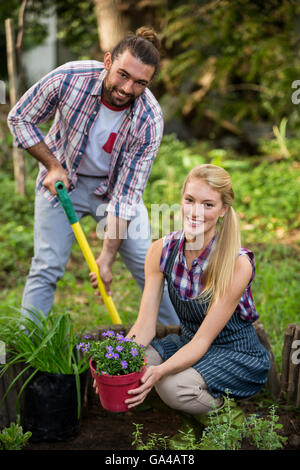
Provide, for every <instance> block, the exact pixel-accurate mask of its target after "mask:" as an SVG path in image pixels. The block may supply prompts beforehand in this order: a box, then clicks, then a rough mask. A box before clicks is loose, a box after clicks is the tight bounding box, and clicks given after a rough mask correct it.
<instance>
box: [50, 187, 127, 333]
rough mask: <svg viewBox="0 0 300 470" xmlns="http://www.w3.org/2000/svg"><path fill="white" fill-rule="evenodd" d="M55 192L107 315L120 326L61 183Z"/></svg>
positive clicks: (115, 311)
mask: <svg viewBox="0 0 300 470" xmlns="http://www.w3.org/2000/svg"><path fill="white" fill-rule="evenodd" d="M55 188H56V191H57V196H58V199H59V202H60V204H61V206H62V208H63V209H64V211H65V213H66V216H67V219H68V221H69V222H70V225H71V227H72V230H73V232H74V235H75V237H76V239H77V241H78V244H79V246H80V248H81V251H82V253H83V255H84V257H85V260H86V262H87V264H88V266H89V268H90V270H91V272H93V273H95V274H96V276H97V281H98V287H99V291H100V294H101V296H102V299H103V301H104V303H105V305H106V308H107V310H108V313H109V315H110V318H111V320H112V322H113V324H115V325H116V324H121V323H122V322H121V319H120V317H119V314H118V312H117V309H116V307H115V305H114V303H113V300H112V298H111V296H110V295H107V293H106V290H105V287H104V284H103V281H102V279H101V278H100V274H99V268H98V265H97V263H96V260H95V258H94V255H93V253H92V251H91V248H90V246H89V244H88V241H87V239H86V236H85V235H84V232H83V230H82V228H81V225H80V223H79V220H78V217H77V215H76V212H75V210H74V207H73V204H72V201H71V199H70V197H69V195H68V192H67V190H66V188H65V186H64V184H63V183H62V182H61V181H58V182H57V183H56V185H55Z"/></svg>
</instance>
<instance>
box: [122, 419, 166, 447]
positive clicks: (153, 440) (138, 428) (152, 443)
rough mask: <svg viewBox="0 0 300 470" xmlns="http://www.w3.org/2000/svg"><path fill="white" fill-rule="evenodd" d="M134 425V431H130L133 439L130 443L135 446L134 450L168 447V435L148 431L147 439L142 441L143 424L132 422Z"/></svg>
mask: <svg viewBox="0 0 300 470" xmlns="http://www.w3.org/2000/svg"><path fill="white" fill-rule="evenodd" d="M133 425H134V426H135V431H134V432H133V433H132V435H133V437H134V440H133V441H132V443H131V445H132V446H135V448H136V450H153V449H159V450H166V449H168V436H163V435H162V434H158V433H149V434H148V436H147V441H146V442H143V438H142V431H143V427H144V426H143V424H139V423H133Z"/></svg>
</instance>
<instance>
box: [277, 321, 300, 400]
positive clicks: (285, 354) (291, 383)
mask: <svg viewBox="0 0 300 470" xmlns="http://www.w3.org/2000/svg"><path fill="white" fill-rule="evenodd" d="M299 342H300V325H295V324H290V325H288V326H287V328H286V331H285V336H284V344H283V351H282V374H281V394H280V397H281V398H282V399H284V400H287V401H288V403H289V404H291V405H295V406H300V373H299V369H300V364H299V362H298V357H297V354H295V352H296V351H295V348H297V346H298V344H299Z"/></svg>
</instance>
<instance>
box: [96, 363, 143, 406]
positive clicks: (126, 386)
mask: <svg viewBox="0 0 300 470" xmlns="http://www.w3.org/2000/svg"><path fill="white" fill-rule="evenodd" d="M90 369H91V373H92V376H93V378H94V379H95V381H96V384H97V388H98V394H99V398H100V402H101V405H102V406H103V408H105V409H106V410H108V411H114V412H116V413H119V412H120V411H127V410H128V406H127V404H126V403H124V401H125V400H126V399H127V398H129V395H128V394H127V392H128V390H132V389H134V388H137V387H139V385H140V379H141V378H142V376H143V375H144V373H145V369H146V368H145V367H143V368H142V370H141V371H140V372H132V373H131V374H127V375H97V374H96V370H95V368H94V363H93V359H92V358H91V359H90Z"/></svg>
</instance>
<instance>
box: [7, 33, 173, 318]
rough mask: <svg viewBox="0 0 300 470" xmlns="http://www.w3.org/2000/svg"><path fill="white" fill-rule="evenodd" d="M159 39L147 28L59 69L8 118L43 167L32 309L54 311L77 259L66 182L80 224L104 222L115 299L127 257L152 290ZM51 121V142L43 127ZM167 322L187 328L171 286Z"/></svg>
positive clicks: (107, 278)
mask: <svg viewBox="0 0 300 470" xmlns="http://www.w3.org/2000/svg"><path fill="white" fill-rule="evenodd" d="M157 41H158V39H157V37H156V34H155V33H154V32H153V31H152V30H149V29H147V28H145V27H143V28H140V29H139V30H137V32H136V34H135V35H133V34H130V35H128V36H126V37H125V38H124V39H123V40H122V41H121V42H120V43H119V44H118V45H117V46H116V47H115V48H114V50H113V51H112V53H110V52H108V53H106V54H105V56H104V61H103V64H102V63H100V62H96V61H76V62H70V63H67V64H65V65H63V66H61V67H58V68H57V69H55V70H54V71H52V72H51V73H49V74H48V75H47V76H46V77H44V78H42V79H41V80H40V81H39V82H38V83H37V84H35V85H34V86H33V87H31V88H30V89H29V90H28V91H27V92H26V93H25V95H24V96H23V97H22V98H21V99H20V101H19V102H18V103H17V104H16V106H15V107H14V108H13V109H12V110H11V112H10V113H9V116H8V125H9V127H10V129H11V131H12V133H13V135H14V137H15V140H16V143H17V145H18V146H19V147H21V148H24V149H26V150H27V151H28V152H29V153H30V154H31V155H33V157H35V158H36V159H37V160H38V162H39V166H40V171H39V174H38V178H37V185H36V201H35V225H34V257H33V259H32V263H31V268H30V272H29V275H28V277H27V281H26V285H25V289H24V293H23V300H22V307H23V308H24V309H30V308H31V307H32V306H33V307H34V308H35V309H38V310H42V311H43V312H44V313H45V315H47V314H48V312H49V311H50V309H51V308H52V304H53V299H54V293H55V289H56V283H57V281H58V280H59V279H60V278H61V277H62V276H63V274H64V270H65V266H66V263H67V261H68V259H69V256H70V253H71V247H72V243H73V240H74V236H73V232H72V229H71V227H70V226H69V224H68V222H67V220H66V217H65V214H64V212H63V210H62V208H61V207H60V205H59V203H58V200H57V197H56V196H57V194H56V189H55V184H56V182H57V181H62V182H63V183H64V185H65V186H66V188H67V189H68V190H69V194H70V198H71V200H72V202H73V205H74V208H75V211H76V213H77V215H78V218H79V219H81V217H84V216H86V215H92V216H93V217H94V218H95V220H97V221H101V223H102V222H103V219H104V220H105V225H106V234H105V238H104V241H103V248H102V251H101V253H100V256H99V257H98V259H97V264H98V266H99V270H100V276H101V278H102V280H103V282H104V285H105V288H106V290H107V293H108V294H109V295H110V294H111V290H110V286H111V282H112V271H111V267H112V264H113V262H114V259H115V256H116V253H117V252H118V251H119V253H120V255H121V257H122V259H123V260H124V262H125V264H126V266H127V267H128V269H129V270H130V271H131V273H132V275H133V277H134V278H135V279H136V281H137V283H138V284H139V285H140V287H141V288H143V285H144V259H145V255H146V252H147V249H148V247H149V246H150V243H151V236H150V229H149V220H148V214H147V210H146V208H145V206H144V204H143V201H142V194H143V191H144V189H145V185H146V182H147V179H148V176H149V172H150V170H151V166H152V163H153V160H154V158H155V156H156V154H157V151H158V148H159V145H160V141H161V138H162V132H163V118H162V113H161V109H160V106H159V104H158V102H157V101H156V99H155V98H154V96H153V95H152V93H151V92H150V91H149V89H148V88H147V87H148V86H149V84H150V83H151V81H152V79H153V77H154V76H155V74H156V72H157V70H158V66H159V52H158V49H157V47H156V45H157ZM52 118H53V123H52V126H51V129H50V131H49V132H48V134H47V136H45V137H44V136H43V134H42V133H41V131H40V130H39V128H38V125H39V124H40V123H43V122H47V121H49V120H50V119H52ZM106 214H107V217H106ZM105 217H106V219H105ZM130 224H134V226H135V227H138V226H139V227H140V228H142V229H143V230H142V231H143V234H142V236H140V237H139V238H137V237H136V234H134V235H130ZM127 229H128V230H127ZM145 233H146V237H145V236H144V235H145ZM158 320H159V321H160V322H162V323H164V324H175V323H178V319H177V315H176V314H175V311H174V310H173V307H172V306H171V303H170V300H169V297H168V294H167V292H166V289H165V291H164V293H163V294H162V302H161V309H160V314H159V319H158Z"/></svg>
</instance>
